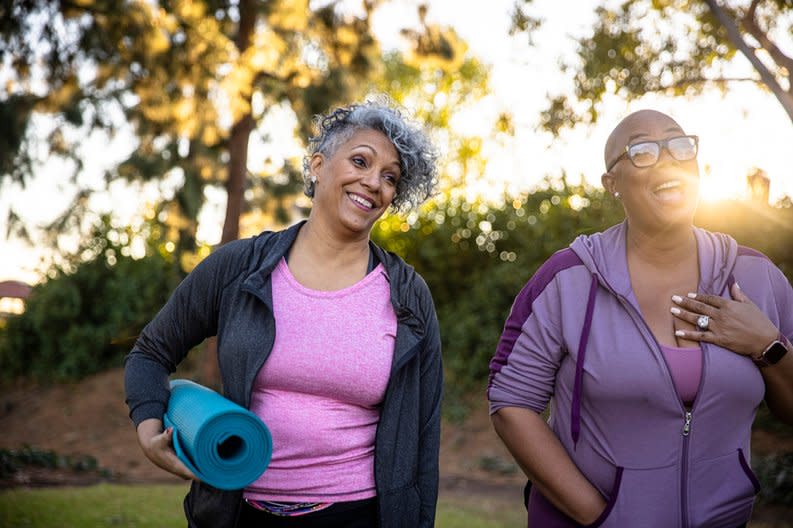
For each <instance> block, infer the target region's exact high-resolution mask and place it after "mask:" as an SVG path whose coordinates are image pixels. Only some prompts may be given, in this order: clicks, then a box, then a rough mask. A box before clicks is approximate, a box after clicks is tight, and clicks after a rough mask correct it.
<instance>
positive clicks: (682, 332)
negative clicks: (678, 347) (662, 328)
mask: <svg viewBox="0 0 793 528" xmlns="http://www.w3.org/2000/svg"><path fill="white" fill-rule="evenodd" d="M675 335H676V336H677V337H685V336H686V333H685V332H684V331H682V330H675Z"/></svg>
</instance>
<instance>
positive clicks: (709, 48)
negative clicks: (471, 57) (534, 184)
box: [512, 0, 793, 134]
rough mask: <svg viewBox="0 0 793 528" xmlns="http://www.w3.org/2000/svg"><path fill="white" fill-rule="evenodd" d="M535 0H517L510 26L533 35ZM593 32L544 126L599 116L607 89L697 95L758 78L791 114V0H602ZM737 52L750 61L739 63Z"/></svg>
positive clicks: (568, 67)
mask: <svg viewBox="0 0 793 528" xmlns="http://www.w3.org/2000/svg"><path fill="white" fill-rule="evenodd" d="M532 3H533V0H516V3H515V10H514V15H513V24H512V30H513V31H514V32H526V33H527V34H528V35H529V37H530V36H531V31H532V30H533V29H536V28H537V27H538V26H539V25H540V24H542V20H541V19H540V18H538V17H537V16H531V15H530V13H531V11H532V10H531V4H532ZM601 4H602V5H600V6H598V7H597V8H596V13H597V20H596V23H595V26H594V29H593V31H592V34H591V35H587V36H584V37H582V38H579V39H576V40H577V47H578V50H577V53H576V57H575V60H573V61H566V62H561V63H560V66H561V67H562V68H563V69H564V70H565V71H567V72H568V74H569V78H570V82H571V83H572V87H573V93H572V95H552V96H551V97H550V102H549V106H548V108H547V109H546V110H545V111H544V112H543V116H542V124H543V126H544V127H545V128H546V129H547V130H549V131H551V132H553V133H554V134H558V133H559V131H560V129H561V128H563V127H564V128H569V127H572V126H574V125H576V124H580V123H594V122H596V121H597V119H598V115H599V108H600V104H601V103H602V101H603V99H604V97H605V96H607V95H616V96H618V97H619V98H621V99H624V100H628V101H630V100H634V99H637V98H640V97H642V96H643V95H645V94H647V93H663V94H667V95H684V94H685V95H695V94H699V93H701V92H702V90H703V89H705V88H709V87H718V88H721V89H722V90H726V89H727V86H728V85H729V84H730V83H735V82H753V83H758V84H759V85H762V86H763V87H764V88H765V89H767V90H769V91H770V92H771V93H773V95H774V97H775V98H776V99H777V101H779V104H780V105H781V107H782V109H783V110H784V112H786V114H787V115H788V117H789V118H790V120H791V121H793V56H791V55H790V50H785V49H784V47H780V46H779V45H778V44H777V39H778V38H779V37H782V36H784V35H789V34H790V32H791V30H793V4H791V2H790V1H789V0H745V1H740V2H719V1H717V0H626V1H624V2H619V3H609V2H602V3H601ZM736 54H740V55H741V56H743V57H744V58H745V59H746V60H747V61H748V62H749V67H748V68H746V67H742V66H740V65H738V64H737V63H738V61H736V60H735V58H736Z"/></svg>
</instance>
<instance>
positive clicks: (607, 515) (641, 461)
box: [488, 110, 793, 528]
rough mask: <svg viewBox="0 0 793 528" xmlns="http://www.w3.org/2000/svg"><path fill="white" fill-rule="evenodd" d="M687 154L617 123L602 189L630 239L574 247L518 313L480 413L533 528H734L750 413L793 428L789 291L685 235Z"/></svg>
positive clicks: (758, 257)
mask: <svg viewBox="0 0 793 528" xmlns="http://www.w3.org/2000/svg"><path fill="white" fill-rule="evenodd" d="M697 148H698V138H697V137H696V136H691V135H687V134H686V133H685V132H684V131H683V129H682V128H681V127H680V125H678V124H677V123H676V122H675V121H674V120H673V119H672V118H670V117H669V116H667V115H665V114H662V113H660V112H656V111H651V110H643V111H639V112H636V113H633V114H631V115H629V116H628V117H626V118H625V119H624V120H623V121H621V122H620V123H619V124H618V125H617V127H616V128H615V129H614V131H613V132H612V133H611V135H610V137H609V138H608V141H607V143H606V147H605V162H606V163H605V166H606V173H605V174H603V177H602V182H603V185H604V187H605V188H606V190H607V191H608V192H609V193H610V194H612V195H613V196H614V197H615V198H616V199H618V200H620V201H621V202H622V205H623V207H624V210H625V216H626V219H625V221H624V222H622V223H621V224H619V225H616V226H613V227H611V228H610V229H607V230H606V231H603V232H601V233H597V234H594V235H590V236H583V235H582V236H579V237H578V238H577V239H576V240H575V241H574V242H573V243H572V244H571V246H570V247H569V248H567V249H564V250H561V251H559V252H557V253H556V254H554V255H553V256H552V257H551V258H550V259H549V260H548V261H547V262H546V263H545V264H544V265H543V266H542V267H541V268H540V269H539V270H538V271H537V273H535V275H534V276H533V277H532V278H531V280H530V281H529V282H528V283H527V285H526V286H525V287H524V288H523V290H522V291H521V292H520V293H519V294H518V296H517V298H516V299H515V302H514V304H513V306H512V310H511V313H510V315H509V317H508V319H507V321H506V323H505V326H504V332H503V334H502V336H501V340H500V342H499V345H498V349H497V351H496V355H495V357H494V358H493V360H492V361H491V364H490V369H491V376H490V383H489V387H488V397H489V400H490V411H491V418H492V421H493V425H494V427H495V429H496V431H497V433H498V434H499V436H500V437H501V438H502V440H503V441H504V443H505V444H506V446H507V447H508V448H509V450H510V452H511V453H512V454H513V456H514V457H515V459H516V460H517V462H518V464H519V465H520V466H521V468H522V469H523V470H524V472H525V473H526V475H527V476H528V478H529V479H530V481H531V486H530V487H529V486H527V494H526V501H527V508H528V516H529V526H531V527H548V526H553V527H562V526H581V525H584V526H609V527H624V526H642V527H643V528H653V527H658V528H662V527H663V528H668V527H673V526H677V527H728V528H734V527H738V526H745V524H746V522H747V521H748V520H749V518H750V516H751V512H752V505H753V502H754V498H755V495H756V494H757V492H758V491H759V484H758V481H757V479H756V478H755V476H754V474H753V473H752V470H751V468H750V465H749V456H750V445H749V440H750V433H751V425H752V422H753V419H754V416H755V411H756V410H757V407H758V405H759V404H760V403H761V401H762V400H763V398H765V400H766V402H767V403H768V406H769V407H770V408H771V410H772V411H773V412H774V413H775V414H777V415H778V416H779V417H780V418H781V419H783V420H784V421H786V422H788V423H793V353H790V351H791V345H790V343H789V341H788V339H789V338H791V337H793V289H792V288H791V286H790V283H789V282H788V281H787V279H786V278H785V277H784V275H783V274H782V273H781V272H780V271H779V269H777V268H776V267H775V266H774V265H773V264H772V263H771V262H770V261H769V260H768V259H767V258H766V257H765V256H763V255H762V254H760V253H758V252H756V251H754V250H751V249H749V248H746V247H741V246H739V245H738V244H737V243H736V242H735V241H734V240H733V239H732V238H730V237H729V236H727V235H723V234H719V233H711V232H708V231H705V230H703V229H700V228H697V227H695V226H694V225H693V224H692V222H693V217H694V211H695V208H696V205H697V199H698V187H699V169H698V165H697ZM739 285H740V286H739ZM549 404H550V419H549V420H548V422H547V423H546V421H545V420H544V419H543V418H542V416H541V413H542V412H543V411H544V410H545V408H546V406H548V405H549Z"/></svg>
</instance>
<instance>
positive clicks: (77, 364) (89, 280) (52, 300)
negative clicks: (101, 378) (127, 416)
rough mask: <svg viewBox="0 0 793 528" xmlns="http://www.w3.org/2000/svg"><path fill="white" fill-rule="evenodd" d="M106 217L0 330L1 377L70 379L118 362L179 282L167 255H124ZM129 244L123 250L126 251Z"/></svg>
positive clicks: (175, 269) (122, 246)
mask: <svg viewBox="0 0 793 528" xmlns="http://www.w3.org/2000/svg"><path fill="white" fill-rule="evenodd" d="M117 235H118V233H117V231H116V230H114V229H113V228H112V227H111V226H110V223H109V220H108V219H107V218H105V219H103V220H102V221H101V222H100V223H99V224H98V225H97V226H96V228H95V229H94V232H93V236H92V237H90V238H89V240H88V241H86V243H85V244H84V246H83V247H81V248H80V250H79V251H78V252H77V254H76V255H74V256H72V257H70V258H67V259H66V260H65V261H64V262H63V263H62V264H61V265H60V266H59V267H55V268H53V269H52V270H50V273H49V278H48V279H47V280H46V281H45V282H42V283H40V284H38V285H36V286H34V288H33V290H32V292H31V295H30V297H29V298H28V300H27V305H26V309H25V312H24V313H23V314H21V315H19V316H15V317H12V318H10V319H9V320H8V323H7V325H6V327H5V328H4V329H0V377H2V378H4V379H11V378H15V377H19V376H27V377H31V378H34V379H38V380H74V379H79V378H81V377H84V376H87V375H89V374H93V373H95V372H99V371H101V370H103V369H105V368H108V367H111V366H118V365H120V364H121V360H122V358H123V357H124V355H125V354H126V352H127V351H128V350H129V348H130V347H131V344H132V342H133V340H134V338H135V336H136V335H137V334H138V333H139V332H140V330H141V329H142V328H143V326H144V325H145V324H146V323H147V322H148V321H149V320H150V319H151V318H152V317H153V316H154V314H155V313H156V312H157V310H158V309H159V308H160V307H161V306H162V305H163V304H164V302H165V301H166V300H167V298H168V295H169V294H170V292H171V291H172V290H173V288H174V287H175V286H176V284H177V282H178V281H179V280H180V278H181V275H180V272H179V269H178V264H176V263H175V262H173V259H171V258H169V256H168V255H167V253H161V252H158V251H154V250H152V251H150V252H149V254H148V255H147V256H145V257H143V258H140V259H135V258H132V257H131V256H129V254H130V251H129V249H128V246H127V245H125V244H123V243H121V242H120V240H125V241H127V242H128V241H129V240H131V237H118V236H117ZM125 248H127V249H125Z"/></svg>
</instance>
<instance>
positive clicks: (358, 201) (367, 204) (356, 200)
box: [348, 194, 374, 209]
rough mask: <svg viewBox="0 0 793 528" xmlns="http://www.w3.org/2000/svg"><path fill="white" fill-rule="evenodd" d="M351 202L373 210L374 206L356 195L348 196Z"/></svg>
mask: <svg viewBox="0 0 793 528" xmlns="http://www.w3.org/2000/svg"><path fill="white" fill-rule="evenodd" d="M348 196H349V197H350V199H351V200H352V201H353V202H357V203H359V204H361V205H363V206H364V207H368V208H369V209H374V204H373V203H372V202H370V201H369V200H367V199H366V198H361V197H360V196H358V195H357V194H350V195H348Z"/></svg>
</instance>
